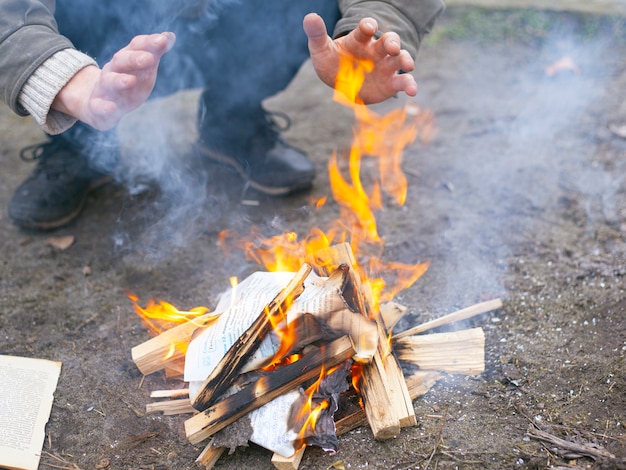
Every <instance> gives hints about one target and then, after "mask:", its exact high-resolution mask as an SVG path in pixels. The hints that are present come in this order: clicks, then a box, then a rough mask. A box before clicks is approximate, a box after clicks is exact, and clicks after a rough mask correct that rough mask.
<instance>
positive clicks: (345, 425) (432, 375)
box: [335, 370, 443, 436]
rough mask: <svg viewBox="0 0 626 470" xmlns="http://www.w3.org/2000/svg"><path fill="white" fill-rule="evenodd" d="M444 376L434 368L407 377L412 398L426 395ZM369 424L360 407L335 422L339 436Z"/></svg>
mask: <svg viewBox="0 0 626 470" xmlns="http://www.w3.org/2000/svg"><path fill="white" fill-rule="evenodd" d="M442 377H443V374H442V373H440V372H437V371H432V370H428V371H421V370H420V371H417V372H415V373H414V374H411V375H409V376H408V377H406V385H407V389H408V390H409V395H410V396H411V399H412V400H415V399H416V398H418V397H421V396H422V395H425V394H426V393H427V392H428V391H429V390H430V389H431V388H433V387H434V386H435V384H436V383H437V381H438V380H440V379H441V378H442ZM367 424H368V420H367V415H366V413H365V410H364V409H363V408H360V409H358V410H357V411H355V412H354V413H351V414H349V415H348V416H344V417H343V418H341V419H339V420H337V422H336V423H335V429H336V434H337V436H341V435H343V434H345V433H347V432H350V431H352V430H353V429H356V428H359V427H361V426H366V425H367Z"/></svg>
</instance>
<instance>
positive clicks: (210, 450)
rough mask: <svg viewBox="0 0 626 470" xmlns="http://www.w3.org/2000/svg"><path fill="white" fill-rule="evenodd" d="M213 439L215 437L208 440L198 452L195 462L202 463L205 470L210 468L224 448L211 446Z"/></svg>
mask: <svg viewBox="0 0 626 470" xmlns="http://www.w3.org/2000/svg"><path fill="white" fill-rule="evenodd" d="M214 440H215V438H213V439H211V440H210V441H209V443H208V444H207V445H206V447H205V448H204V450H203V451H202V452H201V453H200V455H198V458H197V459H196V463H198V464H200V465H202V466H203V467H204V468H205V470H210V469H212V468H213V467H214V466H215V464H216V463H217V461H218V460H219V459H220V457H221V456H222V454H223V453H224V451H225V450H226V447H213V441H214Z"/></svg>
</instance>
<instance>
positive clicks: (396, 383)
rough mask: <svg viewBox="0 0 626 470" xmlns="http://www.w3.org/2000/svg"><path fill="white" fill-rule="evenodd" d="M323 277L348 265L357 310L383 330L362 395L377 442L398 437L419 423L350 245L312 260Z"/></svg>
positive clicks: (336, 247)
mask: <svg viewBox="0 0 626 470" xmlns="http://www.w3.org/2000/svg"><path fill="white" fill-rule="evenodd" d="M310 262H311V263H312V264H313V265H314V266H316V271H318V273H319V274H323V275H329V274H330V272H332V271H334V270H335V269H337V268H338V267H339V266H347V268H348V270H349V271H348V272H349V279H350V281H351V283H352V284H353V289H352V292H353V293H354V294H355V295H354V299H353V300H354V304H355V305H354V307H355V308H357V309H358V310H359V312H360V313H361V314H362V315H364V316H366V317H368V318H373V319H375V320H376V323H377V325H378V328H379V334H378V352H377V353H376V355H375V356H374V360H373V361H372V362H371V363H370V364H366V365H365V366H364V367H363V377H362V380H361V385H360V386H361V395H362V397H363V402H364V405H365V410H366V415H367V419H368V422H369V425H370V428H371V429H372V433H373V434H374V437H375V438H376V439H381V440H382V439H390V438H393V437H396V436H397V435H398V434H399V432H400V428H401V427H404V426H413V425H415V424H417V420H416V418H415V412H414V410H413V403H412V400H411V398H410V395H409V392H408V390H407V388H406V384H405V382H404V376H403V374H402V370H401V368H400V366H399V365H398V363H397V361H396V359H395V357H394V356H393V354H391V347H390V346H389V343H388V342H387V339H388V334H387V331H386V330H385V328H384V325H383V324H382V321H381V317H380V314H379V312H373V307H372V303H371V300H370V299H369V298H368V296H367V295H366V293H365V292H364V289H363V287H362V285H361V280H360V278H359V276H358V275H357V274H356V272H355V271H354V268H353V267H354V266H355V265H356V260H355V258H354V254H353V252H352V249H351V248H350V245H349V244H348V243H342V244H339V245H334V246H331V247H329V248H328V249H326V250H320V251H318V252H316V253H315V254H314V256H313V260H312V261H310Z"/></svg>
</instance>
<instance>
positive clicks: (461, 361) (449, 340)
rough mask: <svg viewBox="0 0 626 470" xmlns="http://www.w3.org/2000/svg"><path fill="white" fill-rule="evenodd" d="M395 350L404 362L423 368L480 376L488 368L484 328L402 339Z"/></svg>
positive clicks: (396, 343) (398, 341)
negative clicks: (486, 365) (486, 366)
mask: <svg viewBox="0 0 626 470" xmlns="http://www.w3.org/2000/svg"><path fill="white" fill-rule="evenodd" d="M395 349H396V352H397V354H398V358H399V359H400V360H401V361H406V362H410V363H411V364H415V365H417V366H419V368H420V369H421V370H437V371H441V372H447V373H449V374H464V375H478V374H481V373H482V372H484V370H485V333H484V332H483V329H482V328H471V329H468V330H460V331H451V332H447V333H432V334H429V335H414V336H407V337H406V338H400V339H399V340H397V341H396V342H395Z"/></svg>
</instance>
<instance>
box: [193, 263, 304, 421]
mask: <svg viewBox="0 0 626 470" xmlns="http://www.w3.org/2000/svg"><path fill="white" fill-rule="evenodd" d="M310 272H311V266H309V265H308V264H306V263H304V264H303V265H302V267H301V268H300V270H299V271H298V272H297V273H296V274H295V275H294V277H293V278H292V279H291V281H289V284H287V286H286V287H285V288H284V289H282V290H281V291H280V292H279V293H278V295H276V297H274V299H273V300H272V301H271V302H270V303H269V304H267V305H266V306H265V308H264V309H263V311H262V312H261V313H260V314H259V316H258V317H257V319H256V320H255V321H254V323H253V324H252V325H251V326H250V327H249V328H248V329H247V330H246V331H245V332H244V333H243V334H242V335H241V336H240V337H239V339H238V340H237V341H235V342H234V343H233V345H232V346H231V347H230V349H229V350H228V351H227V352H226V354H225V355H224V357H223V358H222V359H221V360H220V362H219V363H218V364H217V366H216V367H215V369H213V371H212V372H211V374H209V376H208V377H207V378H206V379H205V380H204V382H203V383H202V385H201V387H200V389H199V391H198V393H197V394H196V396H195V397H194V398H193V400H192V402H191V403H192V405H193V407H194V408H196V409H197V410H199V411H204V410H206V409H207V408H209V407H210V406H211V405H213V404H214V403H215V402H216V400H217V399H218V398H219V397H220V396H221V395H222V394H223V393H224V392H225V391H226V390H227V389H228V388H229V387H230V385H231V383H232V381H233V380H234V379H235V378H236V377H237V375H238V374H239V372H240V371H241V368H242V367H243V366H244V365H245V363H246V361H247V360H248V359H249V358H250V357H251V356H252V354H254V353H255V352H256V350H257V348H258V346H259V344H261V341H263V339H264V338H265V336H266V335H267V334H268V333H269V332H270V331H271V329H272V317H274V318H275V317H276V316H279V315H280V316H283V315H285V313H286V312H287V310H288V308H289V304H290V303H291V302H293V300H294V299H295V298H297V297H298V296H299V295H300V294H301V293H302V292H303V291H304V280H305V279H306V277H307V276H308V275H309V273H310ZM279 318H280V317H279ZM275 323H280V322H279V321H275Z"/></svg>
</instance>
